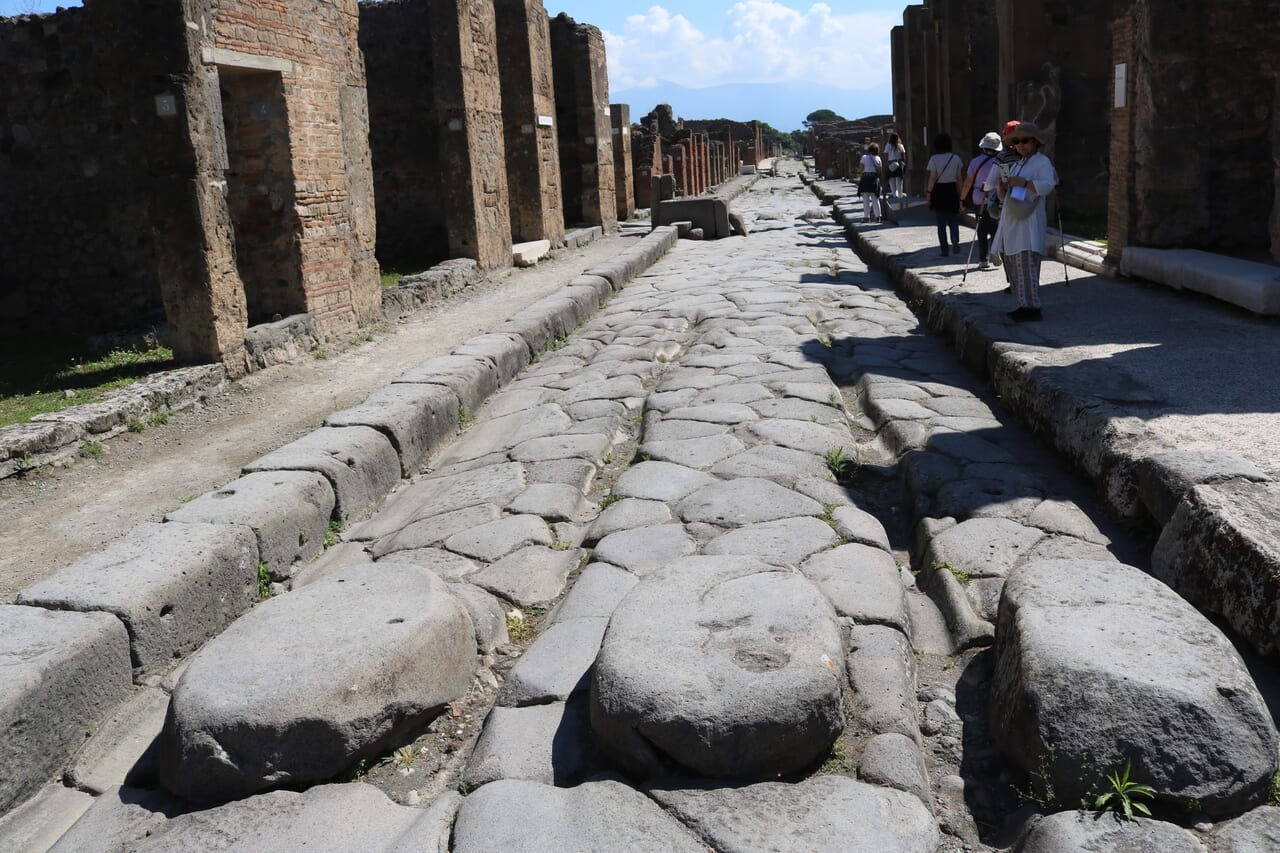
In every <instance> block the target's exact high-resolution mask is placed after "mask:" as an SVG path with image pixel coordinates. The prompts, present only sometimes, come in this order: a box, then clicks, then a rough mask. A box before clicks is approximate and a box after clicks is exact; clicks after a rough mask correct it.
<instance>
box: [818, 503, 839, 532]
mask: <svg viewBox="0 0 1280 853" xmlns="http://www.w3.org/2000/svg"><path fill="white" fill-rule="evenodd" d="M819 506H821V507H822V515H820V516H818V518H819V519H820V520H821V521H823V522H825V523H826V524H827V525H828V526H830V527H831V528H832V529H834V528H835V526H836V519H835V512H836V505H835V504H829V503H822V504H819Z"/></svg>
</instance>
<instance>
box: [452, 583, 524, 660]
mask: <svg viewBox="0 0 1280 853" xmlns="http://www.w3.org/2000/svg"><path fill="white" fill-rule="evenodd" d="M449 592H451V593H453V594H454V595H455V596H457V599H458V600H459V601H461V602H462V606H463V607H465V608H467V614H468V615H469V616H470V617H471V624H472V625H473V626H474V627H475V629H476V648H478V649H479V650H480V652H481V654H488V653H489V652H492V651H493V650H494V649H496V648H497V647H498V646H505V645H506V644H507V643H509V642H511V638H510V637H509V636H508V635H507V610H506V608H505V607H503V606H502V602H501V601H499V600H498V599H497V598H495V597H494V596H493V595H491V594H489V592H487V591H486V590H483V589H481V588H480V587H478V586H475V585H474V584H469V583H450V584H449Z"/></svg>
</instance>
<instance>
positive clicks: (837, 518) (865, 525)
mask: <svg viewBox="0 0 1280 853" xmlns="http://www.w3.org/2000/svg"><path fill="white" fill-rule="evenodd" d="M831 521H832V523H833V524H832V526H834V527H835V530H836V533H837V534H839V536H840V538H841V539H844V540H845V541H846V542H858V543H861V544H863V545H870V546H872V547H873V548H879V549H880V550H882V551H886V552H887V551H889V550H891V549H890V546H889V534H888V533H886V532H885V529H884V525H883V524H881V523H880V521H879V519H877V518H876V517H875V516H874V515H872V514H871V513H869V512H867V511H866V510H862V509H858V508H857V507H852V506H837V507H836V508H835V509H834V510H832V512H831Z"/></svg>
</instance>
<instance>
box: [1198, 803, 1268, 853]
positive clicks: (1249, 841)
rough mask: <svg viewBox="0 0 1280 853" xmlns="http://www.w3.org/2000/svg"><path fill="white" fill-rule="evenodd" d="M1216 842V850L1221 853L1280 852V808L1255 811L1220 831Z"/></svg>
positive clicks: (1263, 808)
mask: <svg viewBox="0 0 1280 853" xmlns="http://www.w3.org/2000/svg"><path fill="white" fill-rule="evenodd" d="M1214 840H1215V844H1216V847H1215V849H1216V850H1218V851H1221V853H1272V851H1275V850H1280V807H1277V806H1263V807H1262V808H1257V809H1254V810H1253V811H1251V812H1249V813H1248V814H1245V815H1243V816H1241V817H1238V818H1236V819H1235V820H1233V821H1230V822H1229V823H1227V824H1226V825H1225V826H1223V827H1222V828H1221V829H1219V830H1218V832H1217V835H1216V837H1215V839H1214Z"/></svg>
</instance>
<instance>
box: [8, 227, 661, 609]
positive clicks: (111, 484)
mask: <svg viewBox="0 0 1280 853" xmlns="http://www.w3.org/2000/svg"><path fill="white" fill-rule="evenodd" d="M638 237H639V234H638V233H636V232H632V233H630V234H615V235H612V236H608V237H605V238H603V239H600V240H597V241H595V242H594V243H590V244H588V245H587V246H585V247H583V248H580V249H572V250H565V251H562V252H558V253H556V255H555V256H554V257H551V258H549V259H547V260H544V261H542V262H541V263H539V264H538V265H537V266H536V267H531V268H528V269H512V270H506V271H503V272H501V273H498V274H495V275H493V276H492V277H491V278H490V279H489V280H486V281H484V282H482V283H481V284H479V285H477V286H476V287H474V288H471V289H469V290H468V291H466V292H465V293H462V294H459V295H457V296H455V297H453V298H452V299H450V300H448V301H447V302H445V303H444V304H443V305H442V306H440V307H438V308H434V309H430V310H428V311H423V312H420V313H418V314H415V315H413V316H412V317H408V318H406V319H404V320H401V321H399V322H397V323H384V324H378V325H375V326H370V327H368V328H367V329H363V330H361V333H360V336H359V338H358V339H356V340H355V341H352V342H349V343H348V344H346V345H345V347H339V346H335V345H327V347H326V349H327V357H326V358H323V359H319V358H308V359H305V360H303V361H299V362H295V363H293V364H283V365H277V366H275V367H271V368H268V369H266V370H263V371H261V372H259V373H255V374H252V375H250V376H248V377H246V378H245V379H243V380H241V381H239V382H237V383H236V384H235V385H233V386H232V387H231V389H230V390H229V391H227V392H226V393H224V394H222V395H221V396H219V397H216V398H214V399H212V400H210V401H209V403H208V404H207V405H205V406H204V407H202V408H200V409H198V410H188V411H185V412H181V413H178V414H175V415H174V416H173V417H172V418H171V419H170V420H169V421H168V422H167V423H165V424H163V425H159V426H155V427H151V428H148V429H146V430H144V431H143V432H140V433H125V434H122V435H120V436H118V437H116V438H114V439H112V440H111V441H110V442H107V443H106V444H105V445H104V448H103V450H104V453H103V455H102V458H101V459H99V460H91V459H81V460H80V461H79V462H78V463H76V464H75V465H73V466H72V467H70V468H64V469H42V470H41V471H40V472H35V473H32V474H31V475H29V476H27V477H25V478H21V479H16V478H10V479H8V480H4V481H3V482H0V518H3V519H4V522H3V525H0V554H3V555H4V556H3V560H2V561H0V601H5V602H9V601H12V600H13V598H14V596H15V595H16V594H17V593H18V591H19V590H21V589H23V588H24V587H26V586H28V585H30V584H32V583H34V582H35V581H37V580H40V579H42V578H44V577H47V576H48V575H50V574H52V573H53V572H54V571H55V570H57V569H59V568H61V567H62V566H65V565H67V564H69V563H72V562H74V561H75V560H77V559H79V558H80V557H83V556H84V555H85V554H88V553H91V552H93V551H96V550H98V549H100V548H101V547H103V546H104V545H105V544H107V543H108V542H110V541H111V540H113V539H116V538H119V537H120V536H122V535H124V534H125V533H127V532H128V531H129V530H130V529H131V528H133V527H134V526H136V525H138V524H141V523H143V522H147V521H159V520H160V519H161V518H162V517H163V516H164V514H165V513H166V512H169V511H170V510H172V509H174V508H176V507H177V506H179V505H180V504H181V503H182V502H183V501H185V500H188V499H190V498H193V497H195V496H197V495H200V494H203V493H204V492H207V491H209V490H210V489H213V488H216V487H218V486H220V485H222V484H223V483H226V482H228V481H230V480H233V479H235V478H236V477H237V476H238V475H239V473H240V470H241V468H242V467H243V466H244V465H246V464H248V463H249V462H252V461H253V460H254V459H257V458H258V457H260V456H262V455H263V454H265V453H268V452H270V451H272V450H274V449H276V448H277V447H280V446H281V445H284V444H287V443H288V442H290V441H293V440H294V439H296V438H298V437H299V436H302V435H305V434H306V433H308V432H310V431H311V430H313V429H315V428H316V427H318V426H320V425H321V423H322V422H323V421H324V419H325V417H327V416H328V415H329V414H330V413H332V412H334V411H337V410H339V409H344V408H347V407H350V406H353V405H355V404H357V403H359V402H360V401H361V400H363V399H364V398H365V397H366V396H367V395H368V394H369V393H370V392H371V391H373V390H375V389H377V388H380V387H382V386H383V385H386V384H387V383H389V382H390V381H391V380H392V379H394V378H395V377H396V376H398V375H399V374H401V373H402V372H404V371H405V370H407V369H408V368H410V367H412V366H413V365H415V364H417V363H418V362H420V361H422V360H423V359H425V358H429V357H431V356H436V355H443V354H446V353H448V352H449V351H450V350H452V349H453V348H454V347H456V346H457V345H458V344H460V343H461V342H463V341H465V340H467V339H468V338H471V337H474V336H476V335H479V334H483V333H485V332H486V331H488V330H489V329H490V328H492V327H494V326H496V325H497V324H499V323H501V322H502V321H503V320H505V319H506V318H507V317H509V316H511V315H512V314H514V313H516V312H517V311H519V310H520V309H521V308H523V307H525V306H526V305H529V304H530V303H532V302H534V301H535V300H537V299H540V298H542V297H544V296H546V295H548V294H550V293H553V292H555V291H556V290H558V289H560V288H561V287H563V286H564V285H565V284H567V283H568V282H569V280H570V279H572V278H574V277H575V276H577V275H580V274H581V273H582V271H583V270H584V269H586V268H588V267H590V266H592V265H595V264H598V263H601V262H603V261H606V260H609V259H611V258H613V257H615V256H617V255H618V254H620V253H621V252H623V251H624V250H625V249H626V248H627V247H628V246H630V245H632V244H633V243H634V241H635V240H636V239H638ZM366 338H370V339H368V340H366Z"/></svg>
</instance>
